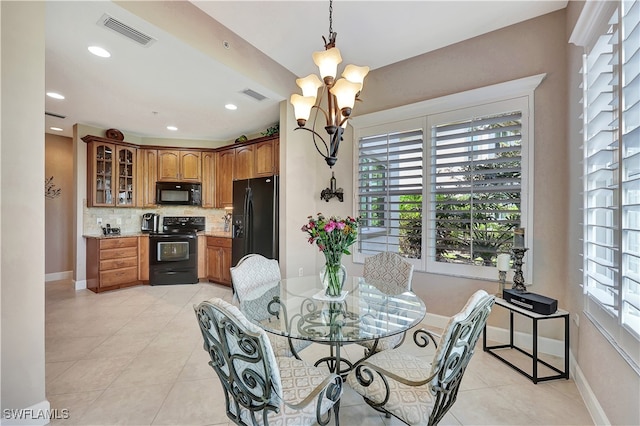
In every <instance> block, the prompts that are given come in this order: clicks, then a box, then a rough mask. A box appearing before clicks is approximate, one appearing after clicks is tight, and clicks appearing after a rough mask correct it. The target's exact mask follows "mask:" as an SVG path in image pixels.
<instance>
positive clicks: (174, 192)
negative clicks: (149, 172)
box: [156, 182, 202, 206]
mask: <svg viewBox="0 0 640 426" xmlns="http://www.w3.org/2000/svg"><path fill="white" fill-rule="evenodd" d="M156 204H168V205H173V206H201V205H202V185H201V184H199V183H185V182H156Z"/></svg>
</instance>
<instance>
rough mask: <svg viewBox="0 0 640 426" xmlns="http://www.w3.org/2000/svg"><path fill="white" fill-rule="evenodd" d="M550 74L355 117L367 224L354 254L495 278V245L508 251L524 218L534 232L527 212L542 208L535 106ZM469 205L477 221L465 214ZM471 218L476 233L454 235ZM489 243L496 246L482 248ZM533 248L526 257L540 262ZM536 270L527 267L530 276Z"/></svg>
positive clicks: (359, 197)
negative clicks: (536, 179)
mask: <svg viewBox="0 0 640 426" xmlns="http://www.w3.org/2000/svg"><path fill="white" fill-rule="evenodd" d="M544 77H545V75H544V74H538V75H535V76H530V77H524V78H521V79H517V80H512V81H508V82H504V83H499V84H496V85H492V86H486V87H482V88H478V89H473V90H469V91H466V92H461V93H455V94H452V95H448V96H444V97H441V98H436V99H429V100H427V101H422V102H418V103H416V104H411V105H405V106H402V107H398V108H393V109H390V110H385V111H378V112H375V113H371V114H367V115H365V116H359V117H356V118H355V119H354V122H353V123H352V124H353V126H354V139H355V140H356V141H357V143H354V144H353V146H354V169H356V170H357V171H358V172H357V174H354V187H355V188H357V190H356V191H354V192H355V197H356V199H355V203H354V204H355V205H356V206H357V211H356V212H355V215H357V216H358V217H359V218H360V220H361V221H362V226H361V228H360V229H359V231H358V246H357V250H354V261H355V262H363V261H364V259H365V258H366V257H367V256H370V255H373V254H376V253H380V252H384V251H389V252H393V253H398V254H400V255H401V256H403V257H405V258H406V259H407V260H408V261H409V262H411V263H412V264H413V265H414V267H415V270H417V271H426V272H431V273H439V274H448V275H452V276H454V275H455V276H465V277H472V278H474V279H490V280H495V279H496V269H495V261H496V251H498V250H500V251H508V249H509V248H510V245H511V243H512V241H513V233H512V228H513V227H515V226H516V225H519V226H520V227H525V228H528V231H529V233H528V234H527V235H528V236H531V235H532V234H533V231H532V227H533V221H532V220H531V215H529V214H527V212H533V206H532V200H533V191H532V190H533V187H532V184H531V183H532V180H531V179H529V177H528V172H529V170H533V169H532V167H533V153H532V149H533V144H532V137H531V136H530V135H533V117H532V116H531V114H530V113H529V112H530V111H532V109H533V105H534V103H533V92H534V90H535V88H536V87H538V85H539V84H540V83H541V82H542V80H543V78H544ZM443 197H444V198H446V199H442V198H443ZM469 212H473V213H472V214H471V219H469V218H468V217H465V215H466V216H469V215H470V213H469ZM463 223H471V224H473V225H474V226H475V227H473V232H467V236H466V237H461V236H460V235H456V238H457V239H455V240H454V239H453V238H452V233H451V232H448V231H450V230H456V231H457V230H458V229H459V228H460V226H461V224H463ZM441 231H442V232H441ZM496 239H499V240H500V241H499V244H497V245H496V244H495V240H496ZM461 240H463V242H464V243H465V244H466V245H467V246H469V245H470V246H471V247H472V248H471V249H469V250H467V252H466V253H468V254H467V255H466V260H469V259H471V258H472V257H473V258H474V259H473V260H472V261H469V262H466V260H465V246H464V245H461V244H460V241H461ZM527 241H531V239H530V238H529V239H527ZM487 243H489V246H490V248H489V250H488V251H487V249H486V248H483V247H482V246H483V245H485V246H486V245H487ZM529 248H532V247H531V246H529ZM445 251H446V253H445ZM436 252H438V253H439V255H438V256H436V254H435V253H436ZM469 253H473V255H471V254H469ZM477 253H481V254H482V255H484V257H485V258H486V259H483V258H482V256H477ZM487 253H488V254H487ZM444 254H446V256H445V255H444ZM532 254H533V253H532V250H531V251H530V252H529V253H528V254H527V260H526V261H527V262H531V263H533V261H532V257H533V256H532ZM454 258H455V259H456V261H457V262H452V261H451V259H454ZM436 259H437V260H436ZM463 261H465V262H466V263H461V262H463ZM531 269H532V268H525V274H526V276H525V279H526V282H531V276H532V271H531Z"/></svg>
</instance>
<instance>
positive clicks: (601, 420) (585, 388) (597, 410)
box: [569, 352, 611, 425]
mask: <svg viewBox="0 0 640 426" xmlns="http://www.w3.org/2000/svg"><path fill="white" fill-rule="evenodd" d="M569 361H570V363H569V365H570V366H571V367H572V368H571V376H572V377H573V381H574V382H575V383H576V387H577V388H578V392H580V396H582V400H583V401H584V405H585V406H586V407H587V411H589V414H590V415H591V420H593V424H595V425H611V422H610V421H609V419H608V418H607V414H606V413H605V412H604V410H603V409H602V407H601V406H600V403H599V402H598V399H597V398H596V396H595V394H594V393H593V391H592V390H591V386H589V383H588V382H587V379H586V377H584V374H583V373H582V370H581V369H580V366H579V365H578V364H577V363H576V359H575V358H574V357H573V352H569Z"/></svg>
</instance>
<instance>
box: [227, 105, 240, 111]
mask: <svg viewBox="0 0 640 426" xmlns="http://www.w3.org/2000/svg"><path fill="white" fill-rule="evenodd" d="M224 107H225V108H226V109H229V110H231V111H235V110H237V109H238V107H237V106H235V105H234V104H226V105H225V106H224Z"/></svg>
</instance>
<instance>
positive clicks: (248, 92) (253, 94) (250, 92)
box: [240, 89, 267, 101]
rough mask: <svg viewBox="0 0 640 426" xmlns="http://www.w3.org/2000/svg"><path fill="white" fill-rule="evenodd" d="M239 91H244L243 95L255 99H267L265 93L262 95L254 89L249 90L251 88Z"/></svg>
mask: <svg viewBox="0 0 640 426" xmlns="http://www.w3.org/2000/svg"><path fill="white" fill-rule="evenodd" d="M240 93H244V94H245V95H247V96H250V97H252V98H253V99H255V100H256V101H263V100H265V99H267V97H266V96H265V95H263V94H261V93H258V92H256V91H255V90H251V89H245V90H243V91H242V92H240Z"/></svg>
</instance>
